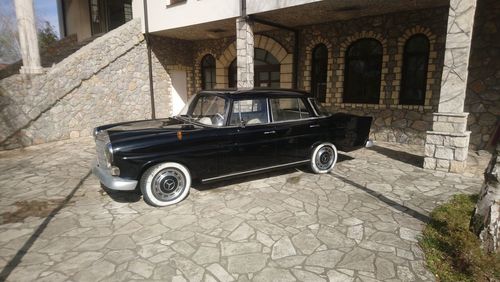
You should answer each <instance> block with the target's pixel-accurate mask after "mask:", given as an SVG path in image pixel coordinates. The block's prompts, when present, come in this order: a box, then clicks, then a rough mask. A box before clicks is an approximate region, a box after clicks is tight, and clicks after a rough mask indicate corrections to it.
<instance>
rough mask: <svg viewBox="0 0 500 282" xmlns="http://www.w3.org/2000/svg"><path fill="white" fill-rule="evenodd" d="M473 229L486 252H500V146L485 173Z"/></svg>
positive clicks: (473, 219)
mask: <svg viewBox="0 0 500 282" xmlns="http://www.w3.org/2000/svg"><path fill="white" fill-rule="evenodd" d="M471 229H472V230H473V231H474V233H476V234H477V235H478V236H479V238H480V239H481V246H482V247H483V249H484V250H485V251H487V252H498V251H500V144H498V145H497V148H496V153H495V154H494V155H493V157H492V159H491V162H490V164H489V166H488V168H487V169H486V172H485V173H484V184H483V186H482V188H481V192H480V193H479V201H478V202H477V205H476V209H475V211H474V216H473V218H472V220H471Z"/></svg>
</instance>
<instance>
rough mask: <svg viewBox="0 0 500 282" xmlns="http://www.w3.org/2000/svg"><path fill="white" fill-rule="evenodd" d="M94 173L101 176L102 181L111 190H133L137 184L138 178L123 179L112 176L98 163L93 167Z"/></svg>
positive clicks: (98, 176)
mask: <svg viewBox="0 0 500 282" xmlns="http://www.w3.org/2000/svg"><path fill="white" fill-rule="evenodd" d="M92 173H93V174H94V175H95V176H97V178H99V180H100V181H101V183H102V184H103V185H104V186H106V187H108V188H109V189H111V190H118V191H132V190H134V189H135V187H136V186H137V180H129V179H123V178H120V177H116V176H111V175H110V174H109V173H108V172H107V171H106V170H104V169H102V168H100V167H99V166H97V165H94V166H93V167H92Z"/></svg>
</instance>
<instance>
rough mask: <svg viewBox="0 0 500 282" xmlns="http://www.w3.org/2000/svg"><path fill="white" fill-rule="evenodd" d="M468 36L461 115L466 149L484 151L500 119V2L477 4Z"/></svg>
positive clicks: (485, 1)
mask: <svg viewBox="0 0 500 282" xmlns="http://www.w3.org/2000/svg"><path fill="white" fill-rule="evenodd" d="M472 36H473V37H472V46H471V54H470V61H469V77H468V83H467V96H466V100H465V111H466V112H468V113H469V119H468V127H469V130H470V131H471V132H472V134H471V137H470V147H471V148H472V149H484V148H486V147H488V142H491V141H492V139H493V136H494V134H495V130H497V128H498V124H499V117H500V39H499V38H500V1H497V0H479V1H478V3H477V7H476V17H475V21H474V31H473V34H472Z"/></svg>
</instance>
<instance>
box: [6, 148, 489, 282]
mask: <svg viewBox="0 0 500 282" xmlns="http://www.w3.org/2000/svg"><path fill="white" fill-rule="evenodd" d="M418 148H419V147H411V146H395V145H389V144H379V146H377V147H374V148H372V149H361V150H358V151H354V152H350V153H345V154H344V155H343V156H342V157H341V160H340V162H339V163H338V165H337V167H336V169H335V170H334V172H333V173H331V174H329V175H314V174H311V173H308V172H307V170H305V169H303V168H300V169H290V170H285V171H280V172H277V173H273V174H267V175H261V176H254V177H252V178H245V179H238V180H235V181H231V182H222V183H218V184H214V185H212V186H200V187H196V189H192V192H191V194H190V196H189V197H188V199H187V200H186V201H184V202H182V203H180V204H178V205H176V206H173V207H167V208H153V207H150V206H147V205H146V204H145V203H144V202H143V201H142V200H141V198H140V195H137V194H130V193H125V194H123V193H118V194H111V195H108V194H107V193H106V192H104V191H103V190H102V189H101V187H100V185H99V183H98V181H97V179H96V178H95V177H94V176H93V175H90V174H89V171H90V162H91V160H92V159H93V158H94V157H93V150H94V147H93V144H92V141H91V140H90V139H85V138H84V139H79V140H76V141H66V142H59V143H52V144H46V145H41V146H36V147H31V148H28V149H25V150H18V151H10V152H1V153H0V213H1V222H0V224H1V225H0V269H1V270H2V271H1V273H0V280H3V279H7V280H8V281H33V280H37V281H66V280H73V281H130V280H161V281H185V280H188V281H217V280H219V281H248V280H253V281H295V280H300V281H326V280H330V281H374V280H384V281H391V280H394V281H400V280H403V281H414V280H433V276H432V274H431V273H429V272H428V271H427V270H426V269H425V268H424V264H423V259H422V252H421V251H420V249H419V247H418V245H417V237H418V236H419V231H420V230H421V229H422V226H423V222H424V221H425V220H426V219H427V215H428V212H429V211H430V210H431V209H432V208H433V207H434V206H436V205H437V204H438V203H440V202H442V201H444V200H446V199H448V198H449V197H450V196H451V195H453V194H455V193H460V192H475V191H478V189H479V186H480V184H481V182H482V178H481V176H480V174H479V173H478V172H480V171H481V170H480V169H478V170H477V171H474V170H471V171H472V172H470V173H468V174H466V175H456V174H447V173H441V172H434V171H424V170H422V169H420V168H419V167H418V166H419V165H420V162H421V161H422V158H421V157H419V156H418V154H417V155H414V154H411V153H408V152H412V151H413V152H415V151H417V150H418ZM484 159H486V160H487V157H486V158H484ZM472 161H477V160H476V159H472ZM481 166H483V167H484V164H482V163H481V158H480V161H479V166H478V167H481Z"/></svg>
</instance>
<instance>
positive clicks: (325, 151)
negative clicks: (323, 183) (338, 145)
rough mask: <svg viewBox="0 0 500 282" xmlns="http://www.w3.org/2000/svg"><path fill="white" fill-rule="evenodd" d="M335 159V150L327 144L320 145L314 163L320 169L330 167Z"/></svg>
mask: <svg viewBox="0 0 500 282" xmlns="http://www.w3.org/2000/svg"><path fill="white" fill-rule="evenodd" d="M334 161H335V152H334V151H333V149H332V148H331V147H329V146H324V147H321V149H319V150H318V153H317V154H316V159H315V163H316V166H317V167H318V168H319V169H321V170H327V169H330V168H331V167H332V165H333V162H334Z"/></svg>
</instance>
